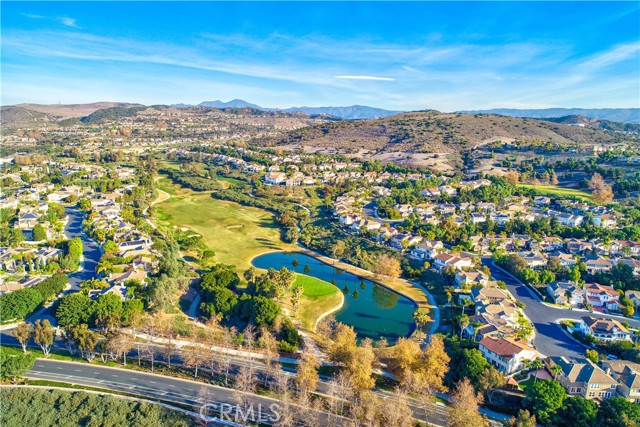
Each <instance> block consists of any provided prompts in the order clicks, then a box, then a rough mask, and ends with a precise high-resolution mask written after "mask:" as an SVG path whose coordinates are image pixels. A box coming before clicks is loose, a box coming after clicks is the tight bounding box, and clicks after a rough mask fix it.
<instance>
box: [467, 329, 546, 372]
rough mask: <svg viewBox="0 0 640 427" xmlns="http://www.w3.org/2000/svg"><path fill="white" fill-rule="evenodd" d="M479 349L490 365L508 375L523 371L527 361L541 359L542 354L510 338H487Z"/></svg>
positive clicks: (481, 342)
mask: <svg viewBox="0 0 640 427" xmlns="http://www.w3.org/2000/svg"><path fill="white" fill-rule="evenodd" d="M478 348H479V349H480V351H481V352H482V355H483V356H484V358H485V359H487V360H488V361H489V363H491V364H492V365H493V366H495V367H496V368H498V370H499V371H500V372H504V373H505V374H507V375H509V374H513V373H514V372H517V371H519V370H521V369H523V368H524V367H525V361H527V360H534V359H537V358H539V357H541V354H540V353H538V352H537V351H536V350H534V349H533V348H531V347H530V346H528V345H527V344H526V343H524V342H523V341H516V340H512V339H508V338H493V337H485V338H484V339H483V340H482V341H480V344H479V347H478Z"/></svg>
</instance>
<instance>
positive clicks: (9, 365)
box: [0, 347, 36, 383]
mask: <svg viewBox="0 0 640 427" xmlns="http://www.w3.org/2000/svg"><path fill="white" fill-rule="evenodd" d="M35 360H36V356H35V355H34V354H16V355H8V354H6V352H5V351H3V350H2V348H1V347H0V378H2V379H10V380H11V381H13V382H14V383H15V382H16V381H17V380H18V378H19V377H22V376H23V375H24V374H26V373H27V372H28V371H29V370H30V369H31V368H33V363H34V362H35Z"/></svg>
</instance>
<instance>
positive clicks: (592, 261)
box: [584, 256, 613, 274]
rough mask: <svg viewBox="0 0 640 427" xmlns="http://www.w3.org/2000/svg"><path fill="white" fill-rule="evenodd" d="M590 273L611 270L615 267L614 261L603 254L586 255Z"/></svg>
mask: <svg viewBox="0 0 640 427" xmlns="http://www.w3.org/2000/svg"><path fill="white" fill-rule="evenodd" d="M584 263H585V264H586V266H587V271H588V272H589V274H596V273H597V272H599V271H609V270H611V269H612V268H613V263H612V262H611V261H609V260H608V259H606V258H603V257H601V256H592V257H586V259H585V262H584Z"/></svg>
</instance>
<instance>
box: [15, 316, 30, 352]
mask: <svg viewBox="0 0 640 427" xmlns="http://www.w3.org/2000/svg"><path fill="white" fill-rule="evenodd" d="M31 335H33V331H32V330H31V325H30V324H28V323H26V322H25V323H20V324H19V325H18V326H17V327H16V328H15V329H14V330H13V336H14V337H15V338H16V339H17V340H18V342H19V343H20V345H21V346H22V352H23V353H26V352H27V344H29V339H30V338H31Z"/></svg>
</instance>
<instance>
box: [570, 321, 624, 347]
mask: <svg viewBox="0 0 640 427" xmlns="http://www.w3.org/2000/svg"><path fill="white" fill-rule="evenodd" d="M576 329H577V330H578V331H580V332H582V333H583V334H585V335H591V336H592V337H594V338H595V339H597V340H602V341H631V333H630V332H629V330H628V329H627V328H626V327H624V326H623V325H622V324H621V323H620V322H618V321H617V320H615V319H598V318H595V317H590V316H588V317H583V318H582V320H580V321H579V322H578V324H577V328H576Z"/></svg>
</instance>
